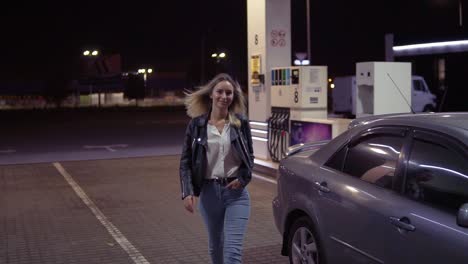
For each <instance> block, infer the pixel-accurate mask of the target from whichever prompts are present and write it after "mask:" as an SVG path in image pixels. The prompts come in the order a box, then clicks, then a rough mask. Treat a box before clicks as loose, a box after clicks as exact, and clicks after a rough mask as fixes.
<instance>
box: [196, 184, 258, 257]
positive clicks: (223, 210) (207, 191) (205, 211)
mask: <svg viewBox="0 0 468 264" xmlns="http://www.w3.org/2000/svg"><path fill="white" fill-rule="evenodd" d="M198 205H199V210H200V213H201V215H202V217H203V220H204V222H205V225H206V228H207V230H208V238H209V247H208V251H209V254H210V256H211V261H212V263H213V264H234V263H242V242H243V241H244V234H245V230H246V228H247V222H248V220H249V216H250V196H249V192H248V191H247V189H245V188H242V189H228V188H226V187H225V186H223V185H221V184H219V183H216V182H206V181H205V183H204V184H203V187H202V190H201V193H200V202H199V204H198Z"/></svg>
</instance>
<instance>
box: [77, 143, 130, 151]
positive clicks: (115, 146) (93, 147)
mask: <svg viewBox="0 0 468 264" xmlns="http://www.w3.org/2000/svg"><path fill="white" fill-rule="evenodd" d="M126 147H128V144H114V145H104V146H89V145H85V146H83V148H85V149H107V150H108V151H110V152H115V151H117V150H116V149H114V148H126Z"/></svg>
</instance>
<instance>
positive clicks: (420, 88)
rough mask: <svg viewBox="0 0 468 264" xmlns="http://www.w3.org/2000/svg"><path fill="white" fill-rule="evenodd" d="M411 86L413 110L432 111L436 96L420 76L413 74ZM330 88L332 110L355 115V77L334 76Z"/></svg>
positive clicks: (434, 106) (434, 107)
mask: <svg viewBox="0 0 468 264" xmlns="http://www.w3.org/2000/svg"><path fill="white" fill-rule="evenodd" d="M411 79H412V84H413V85H412V87H411V90H412V92H411V107H412V108H413V110H414V111H415V112H433V111H435V110H436V96H435V95H434V94H432V93H431V92H430V91H429V88H428V87H427V84H426V81H425V80H424V78H423V77H422V76H418V75H413V76H412V77H411ZM333 83H334V84H335V88H334V89H333V90H332V98H333V112H335V113H340V114H341V113H348V114H352V115H356V97H355V96H356V77H355V76H344V77H336V78H335V79H334V80H333Z"/></svg>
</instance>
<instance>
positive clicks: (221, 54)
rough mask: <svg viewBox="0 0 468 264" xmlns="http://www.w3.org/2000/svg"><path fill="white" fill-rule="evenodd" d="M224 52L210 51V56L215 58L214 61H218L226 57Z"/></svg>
mask: <svg viewBox="0 0 468 264" xmlns="http://www.w3.org/2000/svg"><path fill="white" fill-rule="evenodd" d="M226 56H227V55H226V53H225V52H221V53H212V54H211V58H213V59H216V63H219V62H220V61H221V60H224V59H226Z"/></svg>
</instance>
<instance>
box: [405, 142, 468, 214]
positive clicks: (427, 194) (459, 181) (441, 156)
mask: <svg viewBox="0 0 468 264" xmlns="http://www.w3.org/2000/svg"><path fill="white" fill-rule="evenodd" d="M405 195H406V196H408V197H410V198H412V199H415V200H418V201H422V202H424V203H426V204H428V205H431V206H434V207H437V208H439V209H442V210H446V211H450V212H452V213H456V211H457V210H458V208H459V207H460V206H461V205H462V204H464V203H467V202H468V160H467V159H466V158H465V157H464V156H463V155H462V154H461V153H459V152H457V151H455V150H453V149H451V148H449V147H448V146H445V144H444V145H442V144H438V143H436V142H434V141H427V140H423V139H414V142H413V146H412V149H411V153H410V157H409V164H408V169H407V172H406V183H405Z"/></svg>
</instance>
